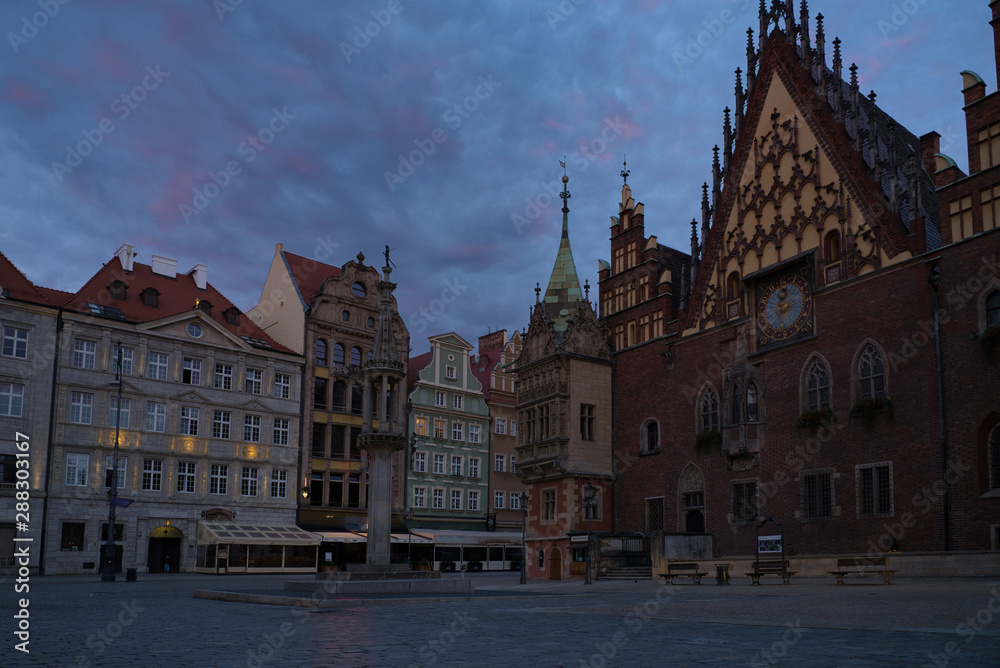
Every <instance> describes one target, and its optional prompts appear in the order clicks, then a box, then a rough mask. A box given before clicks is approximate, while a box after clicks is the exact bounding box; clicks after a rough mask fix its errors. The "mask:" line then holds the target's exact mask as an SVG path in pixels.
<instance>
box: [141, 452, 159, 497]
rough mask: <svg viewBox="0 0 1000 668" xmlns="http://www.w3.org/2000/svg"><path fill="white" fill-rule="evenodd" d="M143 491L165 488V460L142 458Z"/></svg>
mask: <svg viewBox="0 0 1000 668" xmlns="http://www.w3.org/2000/svg"><path fill="white" fill-rule="evenodd" d="M141 489H142V491H144V492H160V491H162V490H163V460H162V459H155V458H153V457H148V458H144V459H143V460H142V486H141Z"/></svg>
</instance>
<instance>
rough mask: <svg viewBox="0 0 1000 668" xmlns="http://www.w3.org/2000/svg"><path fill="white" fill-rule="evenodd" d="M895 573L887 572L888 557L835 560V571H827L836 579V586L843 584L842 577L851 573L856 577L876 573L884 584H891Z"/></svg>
mask: <svg viewBox="0 0 1000 668" xmlns="http://www.w3.org/2000/svg"><path fill="white" fill-rule="evenodd" d="M895 572H896V571H891V570H889V557H846V558H844V559H837V570H835V571H829V573H830V575H832V576H833V577H835V578H837V584H840V585H842V584H844V576H845V575H850V574H852V573H857V574H858V575H868V574H869V573H878V574H879V575H881V576H882V582H883V583H884V584H892V582H891V580H890V578H892V574H893V573H895Z"/></svg>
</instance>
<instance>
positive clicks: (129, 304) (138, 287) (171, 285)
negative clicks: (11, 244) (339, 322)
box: [52, 256, 297, 355]
mask: <svg viewBox="0 0 1000 668" xmlns="http://www.w3.org/2000/svg"><path fill="white" fill-rule="evenodd" d="M116 280H120V281H122V282H123V283H125V285H127V286H128V289H127V290H126V294H125V299H124V300H113V299H111V298H110V295H109V294H108V289H107V288H108V285H110V284H111V283H112V282H113V281H116ZM146 288H153V289H155V290H156V291H157V292H159V293H160V294H159V299H158V304H157V306H155V307H154V306H146V305H145V304H143V301H142V296H141V293H142V291H143V290H145V289H146ZM52 292H58V291H52ZM199 300H202V301H204V300H207V301H208V302H210V303H211V304H212V312H211V314H210V315H209V314H206V315H208V317H210V318H211V319H212V320H213V321H214V322H215V323H217V324H218V325H219V326H221V327H223V328H225V329H227V330H229V331H230V332H232V333H233V334H234V335H236V336H238V337H240V338H243V337H249V338H251V339H256V340H259V341H261V342H263V343H264V344H266V345H265V346H263V347H270V348H272V349H273V350H276V351H278V352H283V353H291V354H293V355H297V353H296V352H295V351H294V350H291V349H289V348H286V347H284V346H283V345H281V344H280V343H278V342H277V341H275V340H274V339H272V338H271V337H270V336H268V335H267V334H265V333H264V331H263V330H262V329H261V328H260V327H258V326H257V325H256V324H254V323H253V322H252V321H251V320H250V318H248V317H247V316H246V315H245V314H243V313H242V312H241V313H240V321H239V322H240V324H239V325H230V324H229V323H228V322H226V317H225V315H223V313H224V312H225V311H226V310H228V309H230V308H235V307H234V306H233V303H232V302H230V301H229V300H228V299H226V298H225V296H223V294H222V293H221V292H219V291H218V290H216V289H215V288H214V287H213V286H212V284H211V283H206V288H205V289H204V290H201V289H199V288H198V286H197V285H196V284H195V282H194V277H193V276H192V275H188V274H180V273H179V274H177V275H176V276H175V277H173V278H170V277H168V276H163V275H160V274H154V273H153V269H152V267H150V266H149V265H146V264H140V263H138V262H136V263H134V264H133V267H132V271H131V272H126V271H125V270H124V269H123V268H122V264H121V260H119V259H118V257H117V256H116V257H113V258H111V261H110V262H108V263H107V264H105V265H104V266H103V267H102V268H101V269H100V271H98V272H97V273H96V274H94V276H93V277H92V278H91V279H90V280H89V281H87V283H86V285H84V286H83V288H81V289H80V291H79V292H77V293H76V294H75V295H71V296H70V298H69V299H68V300H67V301H66V302H64V304H63V306H64V308H66V309H67V310H71V311H77V312H80V313H92V312H93V311H92V309H91V307H90V306H89V304H96V305H98V306H105V307H111V308H117V309H120V310H121V314H122V316H123V317H124V320H125V321H127V322H130V323H144V322H152V321H155V320H160V319H162V318H168V317H170V316H173V315H178V314H181V313H188V312H191V311H193V310H194V309H195V308H196V306H195V304H196V303H197V302H198V301H199ZM244 340H245V339H244ZM247 342H248V343H251V342H250V341H247ZM251 345H253V343H251ZM258 347H261V346H258Z"/></svg>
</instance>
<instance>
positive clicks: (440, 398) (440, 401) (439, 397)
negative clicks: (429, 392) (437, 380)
mask: <svg viewBox="0 0 1000 668" xmlns="http://www.w3.org/2000/svg"><path fill="white" fill-rule="evenodd" d="M445 399H446V396H445V393H444V392H441V391H440V390H438V391H436V392H435V393H434V405H435V406H437V407H438V408H444V407H445V406H446V405H447V402H446V401H445Z"/></svg>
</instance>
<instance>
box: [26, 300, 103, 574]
mask: <svg viewBox="0 0 1000 668" xmlns="http://www.w3.org/2000/svg"><path fill="white" fill-rule="evenodd" d="M62 333H63V310H62V309H59V310H58V311H57V312H56V340H55V352H54V353H53V354H52V396H51V397H49V425H48V426H49V442H48V443H47V444H46V455H45V497H44V498H43V500H42V544H41V545H40V546H39V550H38V574H39V575H45V541H46V538H47V529H48V522H49V510H51V507H50V503H49V501H50V497H51V495H52V475H53V474H52V471H53V469H54V468H55V467H54V466H53V465H52V462H53V459H52V453H53V451H54V450H55V442H54V441H55V432H56V395H57V394H59V358H60V355H61V354H62V345H61V343H62ZM116 463H117V462H116ZM109 531H113V529H110V528H109Z"/></svg>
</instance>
